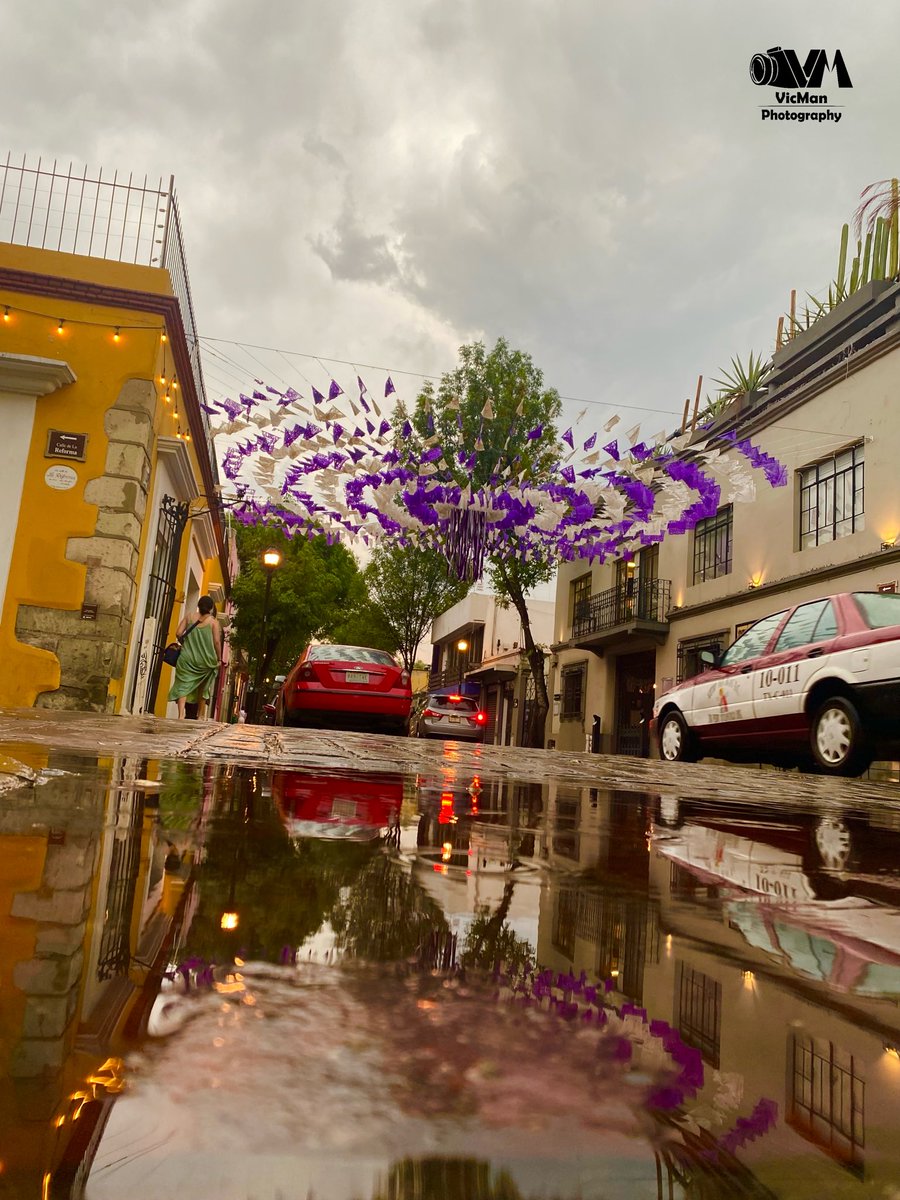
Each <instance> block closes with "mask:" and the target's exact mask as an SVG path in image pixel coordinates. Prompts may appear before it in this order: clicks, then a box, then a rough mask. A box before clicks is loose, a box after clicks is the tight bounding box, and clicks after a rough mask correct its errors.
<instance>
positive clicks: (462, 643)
mask: <svg viewBox="0 0 900 1200" xmlns="http://www.w3.org/2000/svg"><path fill="white" fill-rule="evenodd" d="M468 648H469V643H468V642H467V641H466V639H465V638H460V639H459V641H458V642H457V643H456V649H457V652H458V653H459V692H460V695H461V694H462V687H463V657H462V656H463V655H464V654H465V652H466V651H467V650H468Z"/></svg>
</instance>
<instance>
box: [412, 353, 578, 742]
mask: <svg viewBox="0 0 900 1200" xmlns="http://www.w3.org/2000/svg"><path fill="white" fill-rule="evenodd" d="M459 357H460V365H459V366H458V367H457V368H456V370H455V371H450V372H448V373H447V374H445V375H443V376H442V377H441V380H440V382H439V384H438V385H437V387H435V386H434V384H432V383H431V382H430V381H429V382H427V383H426V384H425V386H424V387H423V388H422V390H421V392H420V393H419V395H418V397H417V399H416V406H415V411H414V414H413V418H412V423H413V426H414V430H415V436H416V437H417V439H418V440H419V442H420V443H421V444H424V443H425V441H426V440H427V439H428V438H431V437H436V438H437V440H438V442H439V443H440V445H441V447H442V448H443V460H444V462H445V463H446V464H447V465H446V467H445V468H444V471H446V474H447V475H448V477H452V478H453V479H454V480H455V481H456V482H457V483H459V484H461V485H465V484H470V485H471V486H472V487H473V488H478V487H483V486H489V485H491V483H492V482H493V481H494V480H496V479H497V478H499V477H500V475H501V472H503V471H506V470H507V469H509V470H510V471H515V473H516V475H521V476H522V477H523V478H524V479H530V480H534V481H540V480H543V479H546V478H547V477H548V476H549V475H550V474H551V472H552V469H553V467H554V465H555V464H557V463H558V461H559V458H560V453H561V445H560V440H559V437H558V434H557V430H556V425H555V421H556V419H557V418H558V416H559V414H560V408H561V405H560V399H559V393H558V392H556V390H555V389H553V388H547V387H545V386H544V377H543V373H542V372H541V371H540V370H539V369H538V368H537V367H536V366H535V365H534V363H533V362H532V360H531V356H530V355H529V354H527V353H525V352H524V351H522V350H513V349H511V348H510V346H509V344H508V342H507V341H506V340H505V339H504V338H499V339H498V340H497V343H496V344H495V346H494V347H493V349H492V350H490V351H489V350H487V349H486V347H485V345H484V343H483V342H474V343H472V344H471V345H466V346H462V347H460V351H459ZM395 423H396V420H395ZM535 430H540V432H539V434H538V435H537V436H535ZM472 446H475V447H476V448H477V449H478V451H479V454H478V457H477V460H476V462H475V467H474V471H473V472H472V473H471V475H469V474H467V470H466V455H465V454H462V455H461V454H460V452H461V451H463V450H466V451H468V450H470V449H471V448H472ZM460 457H462V459H463V462H460ZM511 545H512V547H513V550H512V551H510V549H509V546H508V545H507V547H506V548H505V549H504V550H503V551H502V552H499V551H494V552H491V551H490V549H489V550H488V556H487V561H488V564H489V579H490V583H491V587H492V588H493V590H494V592H495V593H496V595H497V596H498V598H499V599H500V601H501V603H502V602H506V603H508V604H512V605H513V607H514V608H515V609H516V612H517V613H518V615H519V618H520V620H521V622H522V636H523V643H524V650H525V654H526V655H527V657H528V662H529V666H530V669H531V674H532V677H533V679H534V690H535V696H534V702H533V704H532V705H531V706H530V718H529V728H528V729H526V731H525V740H526V744H528V745H531V746H543V744H544V740H543V739H544V725H545V722H546V718H547V713H548V712H549V708H550V701H549V697H548V695H547V685H546V679H545V676H544V652H543V648H542V647H540V646H537V645H536V644H535V642H534V637H533V635H532V632H531V622H530V618H529V615H528V608H527V601H526V598H527V596H528V593H529V592H531V591H532V590H533V589H534V588H535V587H536V586H537V585H538V584H540V583H545V582H547V581H548V580H550V579H551V578H552V577H553V573H554V570H555V566H554V563H553V562H552V560H551V559H550V558H549V557H547V558H541V557H540V556H535V555H534V554H533V553H532V554H531V555H529V556H527V557H526V551H533V550H534V547H533V545H531V544H530V543H529V542H527V541H526V539H524V538H523V539H522V541H521V544H520V545H519V546H518V552H516V543H515V541H513V542H512V543H511Z"/></svg>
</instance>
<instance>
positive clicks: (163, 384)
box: [159, 372, 168, 399]
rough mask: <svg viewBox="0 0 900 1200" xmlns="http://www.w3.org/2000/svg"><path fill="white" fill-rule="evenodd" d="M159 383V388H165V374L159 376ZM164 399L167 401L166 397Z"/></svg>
mask: <svg viewBox="0 0 900 1200" xmlns="http://www.w3.org/2000/svg"><path fill="white" fill-rule="evenodd" d="M159 382H160V386H162V387H165V386H166V376H165V372H163V374H162V375H160V377H159ZM166 399H168V397H166Z"/></svg>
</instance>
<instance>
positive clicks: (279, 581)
mask: <svg viewBox="0 0 900 1200" xmlns="http://www.w3.org/2000/svg"><path fill="white" fill-rule="evenodd" d="M237 544H238V555H239V557H240V563H241V570H240V574H239V575H238V577H237V579H236V580H235V582H234V587H233V589H232V598H233V600H234V603H235V605H236V607H237V613H236V615H235V619H234V622H233V624H232V627H231V631H230V633H229V639H230V641H231V642H232V644H233V645H234V646H235V647H236V648H237V649H239V650H244V651H245V652H246V653H247V654H248V655H249V658H250V661H251V663H253V664H254V665H255V664H256V662H257V659H258V656H259V654H260V647H261V645H262V642H263V609H264V602H265V591H266V568H265V567H263V565H262V555H263V552H264V551H265V550H268V549H270V548H272V549H275V550H278V551H280V553H281V556H282V559H281V565H280V566H279V567H277V568H276V569H275V571H274V572H273V574H272V587H271V594H270V597H269V607H268V616H267V619H266V622H265V647H264V650H263V661H262V677H263V678H264V677H265V676H266V675H267V674H268V673H269V672H270V671H274V672H275V673H276V674H282V673H286V672H287V671H288V670H289V669H290V668H291V666H292V665H293V664H294V662H295V661H296V659H297V658H298V656H299V655H300V652H301V650H302V649H303V647H304V646H305V645H307V643H308V642H309V641H310V640H311V639H313V638H327V637H330V636H332V633H333V631H334V630H335V629H336V628H337V627H338V626H339V624H340V622H341V621H342V620H343V619H344V617H345V614H346V612H347V611H348V609H350V610H352V609H353V608H354V607H355V606H356V605H357V603H358V602H359V600H360V599H361V598H362V597H363V595H364V594H365V585H364V583H363V578H362V573H361V572H360V570H359V567H358V565H357V562H356V559H355V558H354V557H353V555H352V554H351V553H350V551H349V550H347V549H346V548H345V547H344V546H342V545H340V544H338V543H335V544H334V545H331V546H330V545H328V543H327V541H326V539H325V538H324V537H321V536H320V537H315V538H313V539H311V540H308V539H307V538H305V537H295V538H288V537H285V535H284V534H283V533H282V532H281V531H280V530H279V529H276V528H273V527H271V526H254V527H250V528H245V527H243V526H241V527H240V528H239V529H238V538H237Z"/></svg>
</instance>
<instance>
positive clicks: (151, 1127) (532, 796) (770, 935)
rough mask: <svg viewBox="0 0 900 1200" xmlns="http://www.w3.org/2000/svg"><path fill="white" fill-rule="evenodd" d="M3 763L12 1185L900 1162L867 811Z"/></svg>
mask: <svg viewBox="0 0 900 1200" xmlns="http://www.w3.org/2000/svg"><path fill="white" fill-rule="evenodd" d="M31 765H33V766H34V768H35V770H37V771H38V778H37V781H36V783H35V784H34V785H33V786H31V785H29V786H26V787H24V788H23V789H21V790H20V791H18V792H17V793H15V794H14V796H13V795H7V796H3V797H0V970H2V978H3V980H4V981H8V983H6V986H5V988H4V993H3V1004H2V1005H0V1032H2V1043H0V1052H2V1060H0V1070H2V1073H3V1075H4V1077H5V1079H6V1081H7V1086H6V1087H5V1088H3V1089H0V1130H2V1133H0V1163H2V1173H0V1182H2V1185H3V1186H5V1187H7V1188H9V1189H10V1194H13V1195H18V1194H21V1195H35V1196H40V1195H45V1196H73V1197H74V1196H80V1195H86V1196H88V1197H95V1198H96V1200H100V1198H102V1197H106V1196H113V1195H117V1196H118V1195H122V1194H125V1193H128V1194H131V1195H132V1196H133V1197H134V1200H139V1198H140V1197H142V1196H147V1197H150V1196H158V1195H160V1194H162V1192H163V1191H165V1190H167V1189H169V1188H171V1189H172V1190H175V1189H179V1188H183V1187H185V1186H187V1187H194V1188H195V1189H196V1188H197V1187H202V1190H203V1192H204V1194H217V1195H218V1196H220V1197H231V1196H234V1197H236V1198H239V1197H249V1196H251V1195H252V1196H260V1197H262V1196H270V1195H271V1196H275V1195H277V1194H278V1193H279V1190H280V1191H281V1192H282V1193H283V1194H285V1195H291V1194H303V1195H305V1194H306V1191H307V1190H309V1189H311V1193H312V1194H313V1195H315V1196H316V1197H334V1200H339V1198H343V1197H346V1198H347V1200H355V1198H357V1197H358V1198H362V1200H368V1198H369V1197H373V1198H374V1197H378V1198H381V1197H384V1198H385V1200H387V1198H388V1197H390V1198H391V1200H402V1198H404V1197H410V1198H413V1197H422V1198H424V1197H430V1196H441V1197H444V1196H447V1197H451V1196H454V1195H459V1196H466V1197H480V1196H484V1197H507V1198H510V1200H512V1198H514V1197H531V1196H559V1197H563V1196H580V1197H585V1198H589V1197H599V1196H622V1197H625V1196H641V1197H643V1196H647V1197H657V1198H660V1197H667V1196H672V1197H675V1196H683V1197H694V1196H698V1197H699V1196H704V1197H705V1196H709V1197H717V1196H723V1197H731V1196H778V1197H785V1198H788V1197H806V1196H808V1197H810V1198H812V1197H819V1196H823V1195H837V1194H840V1195H844V1196H847V1197H854V1196H860V1197H862V1196H882V1197H887V1196H889V1195H890V1191H889V1188H890V1187H892V1186H894V1184H895V1182H896V1180H897V1179H898V1178H900V1150H898V1147H897V1146H896V1144H895V1143H896V1132H895V1127H896V1120H897V1114H898V1111H900V1104H898V1100H900V1050H898V1047H900V1016H898V1014H900V1009H898V998H900V910H898V906H897V901H898V897H900V874H898V863H900V855H898V851H900V821H895V820H894V819H893V817H892V816H891V815H890V814H885V813H877V814H876V813H863V812H852V811H845V810H843V809H838V808H835V809H834V810H833V811H832V810H823V811H817V810H812V809H805V810H801V811H797V812H792V811H789V810H788V809H787V808H786V806H784V805H782V806H781V807H780V808H779V810H778V811H777V812H776V811H772V810H769V809H766V808H765V807H763V806H760V805H750V804H746V805H744V806H741V805H736V804H735V805H728V804H727V803H715V802H704V803H701V802H698V801H694V800H692V799H691V798H690V797H684V796H674V795H651V796H640V795H635V794H634V793H628V792H623V791H608V790H602V789H592V788H585V787H578V786H572V785H568V784H565V785H564V784H553V783H551V784H545V785H539V784H530V783H529V784H525V783H520V782H516V781H508V780H496V779H484V778H483V777H482V776H481V775H477V774H470V775H468V776H467V775H464V774H463V773H462V771H461V768H460V767H459V766H458V764H453V763H452V762H445V763H444V764H443V769H442V770H438V771H436V773H435V775H434V776H433V777H419V778H416V779H409V778H404V777H403V776H401V775H400V774H396V775H392V774H390V773H387V774H378V773H371V774H366V773H356V774H350V773H341V772H332V773H328V774H310V773H300V772H286V771H278V772H274V773H266V772H263V771H250V770H243V769H235V768H221V767H212V766H209V767H203V768H201V767H197V766H192V765H189V764H186V763H182V762H175V763H170V762H148V761H147V760H137V759H100V760H96V761H94V762H93V763H86V762H85V760H83V759H80V760H75V759H73V758H71V757H69V758H66V759H57V758H54V757H52V756H51V758H50V759H47V760H46V761H42V762H37V761H35V762H34V763H33V764H31ZM145 1176H147V1178H148V1179H151V1180H152V1185H151V1183H150V1182H147V1183H146V1184H145V1183H144V1182H143V1181H144V1178H145ZM0 1194H3V1193H2V1188H0Z"/></svg>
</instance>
